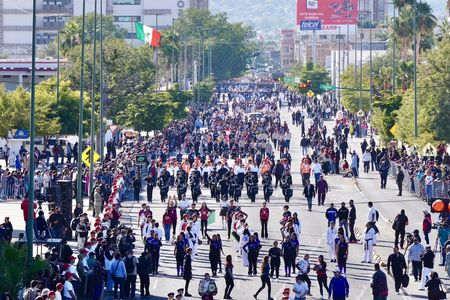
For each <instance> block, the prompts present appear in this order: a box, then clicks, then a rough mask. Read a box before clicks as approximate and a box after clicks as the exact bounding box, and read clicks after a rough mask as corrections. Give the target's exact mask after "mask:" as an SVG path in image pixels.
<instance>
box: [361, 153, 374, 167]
mask: <svg viewBox="0 0 450 300" xmlns="http://www.w3.org/2000/svg"><path fill="white" fill-rule="evenodd" d="M371 160H372V156H371V155H370V152H369V150H366V152H364V153H363V155H362V161H363V165H364V172H365V173H369V167H370V161H371Z"/></svg>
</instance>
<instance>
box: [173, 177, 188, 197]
mask: <svg viewBox="0 0 450 300" xmlns="http://www.w3.org/2000/svg"><path fill="white" fill-rule="evenodd" d="M175 186H176V187H177V195H178V200H181V198H182V196H183V195H184V194H186V191H187V174H186V172H185V171H184V170H183V169H180V170H178V172H177V178H176V179H175Z"/></svg>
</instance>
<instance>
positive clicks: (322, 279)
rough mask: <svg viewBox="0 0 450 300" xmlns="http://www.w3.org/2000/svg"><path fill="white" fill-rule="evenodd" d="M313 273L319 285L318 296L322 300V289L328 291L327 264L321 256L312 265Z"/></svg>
mask: <svg viewBox="0 0 450 300" xmlns="http://www.w3.org/2000/svg"><path fill="white" fill-rule="evenodd" d="M313 269H314V271H316V274H317V283H318V284H319V291H320V296H321V297H322V298H323V288H325V290H326V291H327V293H329V291H328V283H327V263H326V262H325V260H324V259H323V255H319V257H318V259H317V263H316V264H315V265H314V268H313Z"/></svg>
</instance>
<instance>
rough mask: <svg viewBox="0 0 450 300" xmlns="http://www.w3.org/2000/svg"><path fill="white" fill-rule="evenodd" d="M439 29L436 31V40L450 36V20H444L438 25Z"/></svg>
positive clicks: (439, 40)
mask: <svg viewBox="0 0 450 300" xmlns="http://www.w3.org/2000/svg"><path fill="white" fill-rule="evenodd" d="M448 1H449V3H450V0H448ZM438 27H439V29H438V31H437V33H436V40H437V41H438V42H441V41H442V40H443V39H444V38H445V37H450V22H449V21H447V20H444V21H443V22H442V23H441V24H439V25H438Z"/></svg>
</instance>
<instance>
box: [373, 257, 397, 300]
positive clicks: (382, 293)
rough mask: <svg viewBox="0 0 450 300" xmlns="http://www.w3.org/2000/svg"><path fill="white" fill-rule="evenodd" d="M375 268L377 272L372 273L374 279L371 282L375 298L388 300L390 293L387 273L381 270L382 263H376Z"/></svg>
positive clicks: (375, 299) (376, 299)
mask: <svg viewBox="0 0 450 300" xmlns="http://www.w3.org/2000/svg"><path fill="white" fill-rule="evenodd" d="M374 268H375V273H374V274H373V275H372V281H371V282H370V287H371V288H372V294H373V299H374V300H386V299H387V296H388V293H389V291H388V284H387V279H386V274H384V273H383V271H381V270H380V265H379V264H378V263H376V264H375V265H374ZM397 295H398V294H397Z"/></svg>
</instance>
